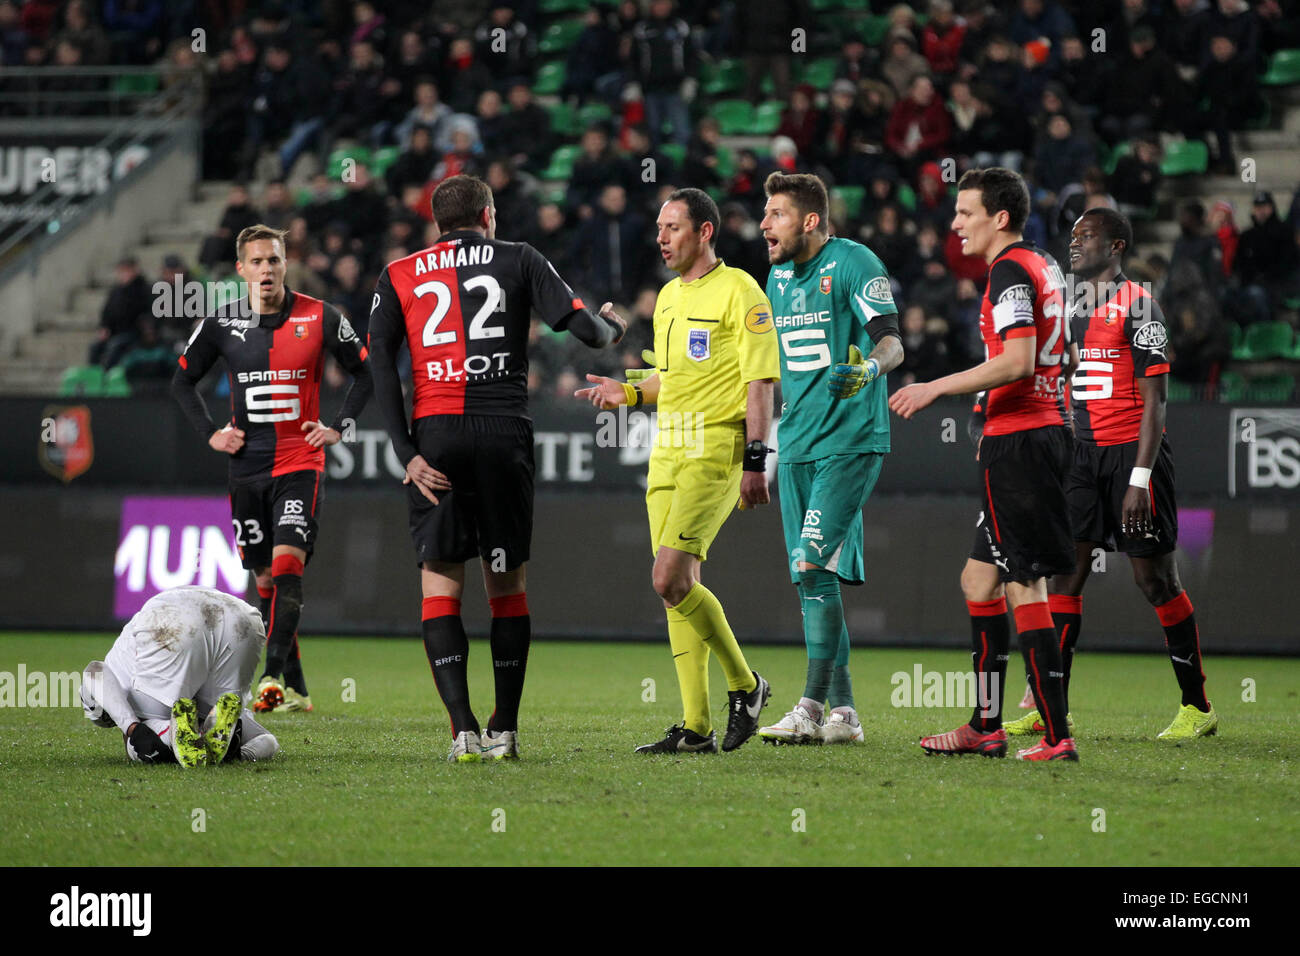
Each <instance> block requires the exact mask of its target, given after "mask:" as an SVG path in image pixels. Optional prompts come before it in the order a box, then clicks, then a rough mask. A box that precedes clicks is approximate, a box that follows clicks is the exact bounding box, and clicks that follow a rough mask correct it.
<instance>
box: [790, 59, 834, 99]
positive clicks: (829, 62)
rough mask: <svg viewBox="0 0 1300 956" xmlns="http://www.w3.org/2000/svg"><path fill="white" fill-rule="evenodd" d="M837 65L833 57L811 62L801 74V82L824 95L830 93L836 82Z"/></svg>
mask: <svg viewBox="0 0 1300 956" xmlns="http://www.w3.org/2000/svg"><path fill="white" fill-rule="evenodd" d="M836 63H837V61H836V59H835V57H833V56H823V57H818V58H817V59H815V60H809V61H808V63H807V64H805V65H804V68H803V71H802V72H801V73H800V76H799V82H801V83H807V84H809V85H810V86H812V87H814V88H816V89H817V90H819V91H821V92H823V93H825V92H829V90H830V88H831V84H832V83H834V82H835V66H836Z"/></svg>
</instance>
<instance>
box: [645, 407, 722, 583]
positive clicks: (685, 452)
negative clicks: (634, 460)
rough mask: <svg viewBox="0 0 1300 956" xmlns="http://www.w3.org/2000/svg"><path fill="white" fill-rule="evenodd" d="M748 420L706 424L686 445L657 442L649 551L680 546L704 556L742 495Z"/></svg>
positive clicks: (649, 484) (650, 483)
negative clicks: (674, 445) (746, 421)
mask: <svg viewBox="0 0 1300 956" xmlns="http://www.w3.org/2000/svg"><path fill="white" fill-rule="evenodd" d="M744 455H745V423H744V422H725V423H722V424H718V425H704V426H701V427H700V428H699V429H698V432H697V435H696V440H695V441H693V442H690V443H687V444H686V447H665V445H664V444H662V443H659V444H656V445H655V447H654V449H653V450H652V451H651V453H650V470H649V473H648V474H647V476H646V492H645V504H646V511H647V512H648V513H649V516H650V550H651V552H652V553H654V554H658V553H659V549H660V548H661V547H665V548H676V549H677V550H678V551H686V552H688V553H690V554H694V555H696V556H698V557H699V559H700V560H701V561H703V560H705V559H706V558H707V557H708V555H709V545H711V544H712V543H713V539H714V538H716V537H717V536H718V532H719V531H720V530H722V523H723V522H724V521H726V520H727V516H728V515H729V514H731V511H732V509H733V508H735V507H736V504H737V502H738V501H739V500H740V475H741V467H740V466H741V463H742V461H743V459H744Z"/></svg>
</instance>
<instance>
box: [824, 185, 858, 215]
mask: <svg viewBox="0 0 1300 956" xmlns="http://www.w3.org/2000/svg"><path fill="white" fill-rule="evenodd" d="M831 197H832V198H833V199H839V200H842V201H843V203H844V215H846V216H847V217H848V218H849V219H851V220H856V219H857V218H858V216H859V215H861V213H862V201H863V200H864V199H866V198H867V187H866V186H835V187H833V188H832V189H831Z"/></svg>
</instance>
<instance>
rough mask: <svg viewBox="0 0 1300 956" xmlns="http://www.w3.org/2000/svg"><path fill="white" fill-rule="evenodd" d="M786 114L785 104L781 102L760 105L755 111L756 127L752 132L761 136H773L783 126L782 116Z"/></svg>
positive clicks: (769, 101) (751, 128)
mask: <svg viewBox="0 0 1300 956" xmlns="http://www.w3.org/2000/svg"><path fill="white" fill-rule="evenodd" d="M784 112H785V104H784V103H782V102H781V101H780V100H767V101H766V102H763V103H760V104H758V109H756V110H755V111H754V125H753V126H752V127H750V131H751V132H754V133H757V134H758V135H760V136H771V135H772V134H773V133H775V132H776V131H777V128H778V127H779V126H780V125H781V114H782V113H784Z"/></svg>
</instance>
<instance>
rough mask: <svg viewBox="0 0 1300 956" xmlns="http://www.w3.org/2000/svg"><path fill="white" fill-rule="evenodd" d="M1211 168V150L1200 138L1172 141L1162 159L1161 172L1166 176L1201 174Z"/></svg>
mask: <svg viewBox="0 0 1300 956" xmlns="http://www.w3.org/2000/svg"><path fill="white" fill-rule="evenodd" d="M1209 168H1210V151H1209V150H1208V149H1207V148H1206V146H1205V144H1204V143H1203V142H1201V141H1200V140H1199V139H1189V140H1182V141H1175V142H1173V143H1170V144H1169V146H1168V147H1167V148H1166V149H1165V158H1164V159H1163V160H1161V161H1160V172H1161V174H1162V175H1165V176H1188V175H1197V176H1199V175H1203V174H1204V173H1205V172H1206V170H1208V169H1209Z"/></svg>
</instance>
